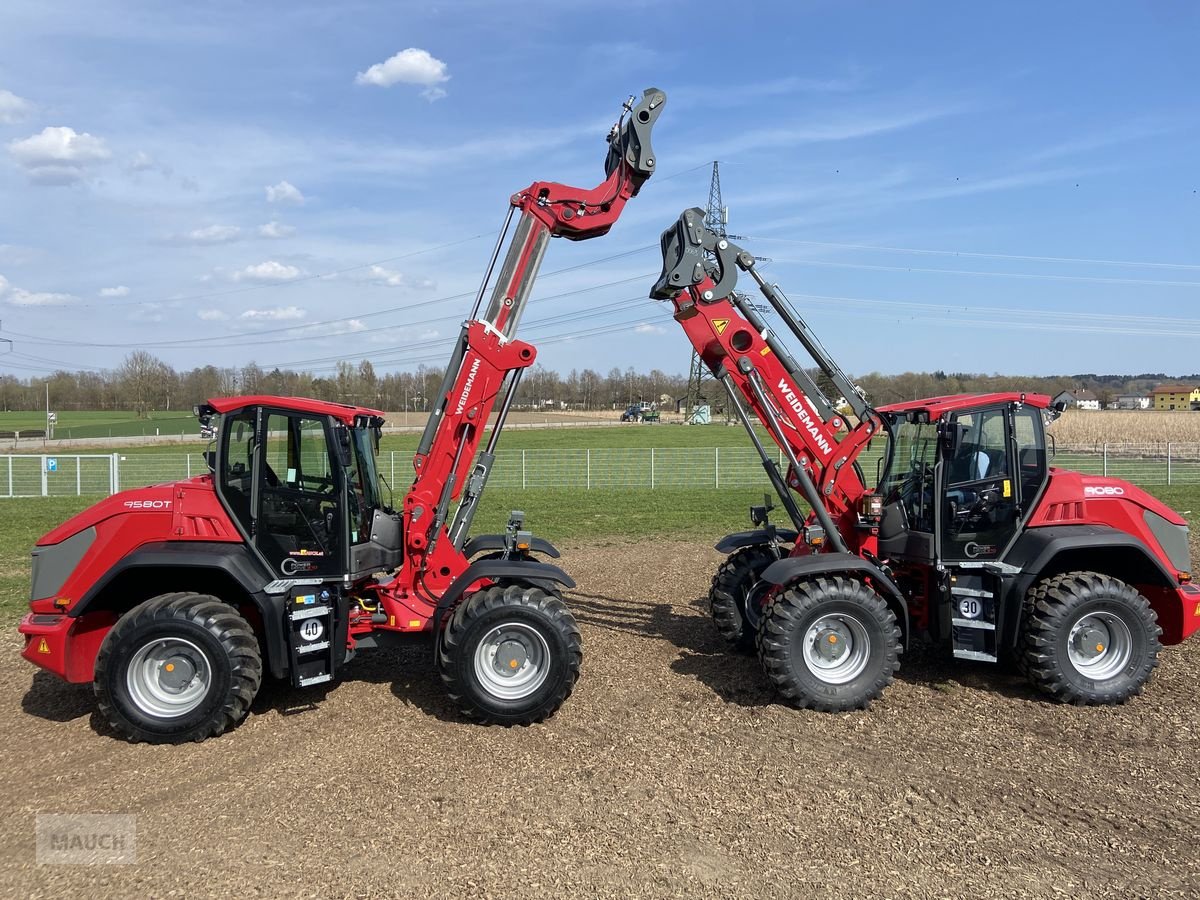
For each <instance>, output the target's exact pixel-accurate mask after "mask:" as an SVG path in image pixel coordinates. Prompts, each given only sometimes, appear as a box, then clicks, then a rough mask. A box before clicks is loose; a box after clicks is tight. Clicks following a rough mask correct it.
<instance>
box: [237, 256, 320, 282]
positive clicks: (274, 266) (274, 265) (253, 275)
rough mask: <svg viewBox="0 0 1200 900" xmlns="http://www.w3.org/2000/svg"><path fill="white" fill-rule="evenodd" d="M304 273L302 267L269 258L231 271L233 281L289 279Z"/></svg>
mask: <svg viewBox="0 0 1200 900" xmlns="http://www.w3.org/2000/svg"><path fill="white" fill-rule="evenodd" d="M303 274H304V270H303V269H298V268H297V267H296V266H287V265H284V264H283V263H281V262H276V261H275V260H273V259H269V260H267V261H266V262H260V263H259V264H258V265H256V266H246V268H244V269H242V270H241V271H240V272H234V273H233V280H234V281H291V280H292V279H293V278H299V277H300V276H301V275H303Z"/></svg>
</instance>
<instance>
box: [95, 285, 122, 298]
mask: <svg viewBox="0 0 1200 900" xmlns="http://www.w3.org/2000/svg"><path fill="white" fill-rule="evenodd" d="M100 296H101V297H128V296H129V288H127V287H125V285H123V284H118V285H117V286H116V287H107V288H100Z"/></svg>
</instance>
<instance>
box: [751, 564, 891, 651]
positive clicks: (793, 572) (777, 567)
mask: <svg viewBox="0 0 1200 900" xmlns="http://www.w3.org/2000/svg"><path fill="white" fill-rule="evenodd" d="M835 572H857V573H861V574H863V575H867V576H869V577H870V578H871V580H872V581H873V582H875V584H877V585H879V586H880V587H882V588H884V591H881V592H880V593H884V592H886V594H887V596H886V597H885V599H886V600H891V601H892V603H894V604H895V605H896V606H898V607H899V612H900V615H898V616H897V619H899V621H900V632H901V637H902V639H903V641H904V646H905V647H907V646H908V601H907V600H906V599H904V595H903V594H902V593H900V588H898V587H896V583H895V582H894V581H892V579H891V578H890V577H889V576H888V575H887V574H886V573H884V571H883V570H882V569H880V568H879V567H878V566H876V565H875V564H874V563H872V562H870V561H869V560H866V559H863V558H862V557H861V556H855V555H854V554H852V553H817V554H813V555H811V556H789V557H788V558H787V559H780V560H776V561H775V562H773V563H771V565H769V566H767V568H766V569H765V570H764V571H763V573H762V580H763V581H767V582H770V583H771V584H778V585H784V584H787V583H788V582H790V581H795V580H796V579H797V578H802V577H804V576H807V575H829V574H833V573H835ZM889 605H891V604H889Z"/></svg>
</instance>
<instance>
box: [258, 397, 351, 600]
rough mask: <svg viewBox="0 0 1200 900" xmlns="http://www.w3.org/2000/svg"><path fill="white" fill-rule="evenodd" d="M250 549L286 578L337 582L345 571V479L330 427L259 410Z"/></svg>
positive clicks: (290, 414) (316, 420)
mask: <svg viewBox="0 0 1200 900" xmlns="http://www.w3.org/2000/svg"><path fill="white" fill-rule="evenodd" d="M260 422H261V425H260V429H261V430H260V451H259V452H260V454H261V455H260V458H259V467H258V472H257V475H256V478H257V487H258V491H257V501H258V502H257V516H256V519H255V528H254V544H255V546H256V547H257V548H258V550H259V552H260V553H262V555H263V556H264V557H265V558H266V560H267V562H268V564H269V565H270V566H271V567H272V569H273V570H274V571H275V572H277V573H279V575H280V576H282V577H284V578H306V577H316V576H337V575H340V574H341V573H342V571H343V568H344V562H343V553H344V548H345V540H344V532H345V518H344V515H343V510H344V503H343V502H342V484H343V477H342V473H341V466H339V465H338V464H337V461H336V460H337V457H336V455H335V454H332V453H331V452H330V450H331V447H332V444H331V441H332V440H333V438H334V435H333V434H332V433H331V430H330V427H329V423H328V422H327V421H326V420H325V419H324V418H321V417H316V416H308V415H305V414H304V413H299V412H284V411H277V410H263V412H262V415H261V418H260Z"/></svg>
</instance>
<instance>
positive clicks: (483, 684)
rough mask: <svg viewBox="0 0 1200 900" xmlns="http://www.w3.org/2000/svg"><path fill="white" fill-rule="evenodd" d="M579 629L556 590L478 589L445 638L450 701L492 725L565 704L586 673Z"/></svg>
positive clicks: (519, 721) (518, 721)
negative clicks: (580, 678) (553, 591)
mask: <svg viewBox="0 0 1200 900" xmlns="http://www.w3.org/2000/svg"><path fill="white" fill-rule="evenodd" d="M582 659H583V652H582V650H581V646H580V634H579V626H578V625H577V624H576V622H575V617H574V616H573V615H571V611H570V610H569V609H567V606H566V604H565V603H563V601H562V598H561V597H559V596H558V594H556V593H551V592H548V591H545V590H543V589H541V588H539V587H533V586H532V585H526V584H513V583H508V584H501V585H495V586H493V587H490V588H486V589H484V590H482V591H476V592H475V593H474V594H472V595H471V596H470V597H468V598H467V599H466V600H464V601H463V602H462V603H460V604H459V605H458V607H457V608H456V609H455V610H454V615H453V616H451V618H450V622H449V624H447V626H446V631H445V633H444V634H443V635H442V642H441V650H440V653H439V657H438V661H439V669H440V670H441V675H442V680H443V681H444V682H445V683H446V689H447V690H448V691H449V693H450V698H451V700H453V701H454V702H455V703H457V704H458V705H459V708H460V709H461V710H462V712H463V713H464V714H465V715H467V716H470V717H471V718H473V719H476V720H478V721H480V722H483V723H485V724H487V723H497V724H502V725H529V724H532V723H533V722H540V721H542V720H543V719H545V718H546V717H547V716H549V715H550V714H551V713H553V712H554V711H555V710H557V709H558V708H559V707H560V706H562V704H563V701H565V700H566V699H567V697H569V696H570V694H571V691H572V689H573V688H574V687H575V682H576V680H577V679H578V678H579V667H580V663H581V661H582Z"/></svg>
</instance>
